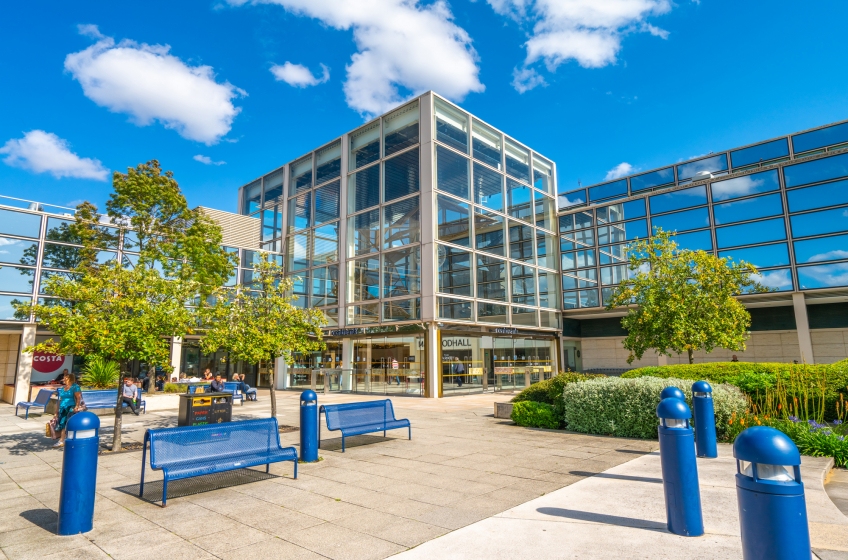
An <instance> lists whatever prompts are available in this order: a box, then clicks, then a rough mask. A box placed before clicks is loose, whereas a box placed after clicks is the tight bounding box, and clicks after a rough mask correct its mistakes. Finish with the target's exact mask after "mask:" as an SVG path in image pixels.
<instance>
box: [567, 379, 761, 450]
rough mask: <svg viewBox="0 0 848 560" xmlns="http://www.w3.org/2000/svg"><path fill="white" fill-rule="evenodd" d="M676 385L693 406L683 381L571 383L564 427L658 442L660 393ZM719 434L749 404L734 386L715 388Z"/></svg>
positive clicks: (688, 388) (630, 380) (600, 380)
mask: <svg viewBox="0 0 848 560" xmlns="http://www.w3.org/2000/svg"><path fill="white" fill-rule="evenodd" d="M671 385H674V386H675V387H678V388H679V389H681V390H682V391H683V393H684V394H685V395H686V401H687V403H688V404H689V406H690V407H691V406H692V390H691V385H692V384H691V383H690V382H689V381H686V380H683V379H673V378H668V379H660V378H656V377H640V378H637V379H623V378H618V377H608V378H606V379H592V380H589V381H585V382H583V383H571V384H569V385H566V386H565V389H564V390H563V404H564V409H565V417H564V421H565V424H566V425H567V426H568V429H569V430H574V431H576V432H584V433H589V434H601V435H610V436H619V437H638V438H650V439H655V438H656V437H657V426H658V424H659V421H658V419H657V415H656V409H657V405H658V404H659V402H660V393H661V392H662V390H663V389H664V388H666V387H668V386H671ZM713 405H714V406H715V413H716V432H717V435H718V437H722V436H723V435H724V433H723V431H726V430H727V428H728V426H729V421H730V419H731V417H732V416H733V414H734V413H735V414H736V415H737V416H738V415H741V414H744V413H745V409H746V407H747V400H746V399H745V396H744V395H743V394H742V392H741V391H739V389H737V388H736V387H734V386H732V385H727V384H715V385H714V386H713Z"/></svg>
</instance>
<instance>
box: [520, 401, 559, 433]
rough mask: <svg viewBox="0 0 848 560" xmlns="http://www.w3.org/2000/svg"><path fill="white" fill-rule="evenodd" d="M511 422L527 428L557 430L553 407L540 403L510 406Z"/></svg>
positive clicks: (521, 403) (532, 402) (530, 402)
mask: <svg viewBox="0 0 848 560" xmlns="http://www.w3.org/2000/svg"><path fill="white" fill-rule="evenodd" d="M510 417H511V418H512V421H513V422H515V423H516V424H518V425H519V426H526V427H528V428H549V429H552V430H555V429H556V428H559V419H558V418H557V417H556V415H555V414H554V407H553V406H551V405H549V404H547V403H542V402H535V401H521V402H517V403H515V404H513V405H512V414H511V416H510Z"/></svg>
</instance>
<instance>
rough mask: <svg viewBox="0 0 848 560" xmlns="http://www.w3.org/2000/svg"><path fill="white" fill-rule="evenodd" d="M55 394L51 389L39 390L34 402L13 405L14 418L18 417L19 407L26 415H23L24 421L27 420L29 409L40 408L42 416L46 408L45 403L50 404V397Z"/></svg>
mask: <svg viewBox="0 0 848 560" xmlns="http://www.w3.org/2000/svg"><path fill="white" fill-rule="evenodd" d="M55 392H56V391H54V390H52V389H40V390H39V391H38V394H37V395H36V396H35V400H34V401H32V402H19V403H18V404H16V405H15V416H17V415H18V407H21V406H22V407H23V408H24V410H25V411H26V414H25V415H24V420H27V419H29V409H30V408H40V409H41V412H42V414H43V413H44V410H45V409H46V407H47V403H49V402H50V397H52V396H53V393H55Z"/></svg>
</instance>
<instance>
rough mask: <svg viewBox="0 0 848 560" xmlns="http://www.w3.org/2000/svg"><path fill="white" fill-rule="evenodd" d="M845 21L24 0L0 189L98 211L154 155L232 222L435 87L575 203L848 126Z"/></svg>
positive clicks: (10, 38) (735, 11)
mask: <svg viewBox="0 0 848 560" xmlns="http://www.w3.org/2000/svg"><path fill="white" fill-rule="evenodd" d="M846 20H848V3H845V2H839V1H837V0H831V1H824V2H810V3H807V4H805V5H803V7H802V8H799V6H798V4H797V3H794V2H793V3H790V2H785V1H772V2H769V3H768V4H765V3H759V2H738V1H737V2H731V1H730V0H701V1H700V2H691V1H690V0H677V3H671V2H670V1H668V0H616V1H615V2H605V1H604V0H476V1H471V0H451V1H450V2H434V1H431V0H426V1H425V0H421V1H419V2H415V1H414V0H344V1H343V2H342V1H337V0H267V1H264V2H252V1H247V0H211V1H209V0H205V1H193V0H180V2H164V1H158V0H148V1H146V2H143V3H142V2H136V3H130V2H106V1H94V0H92V1H87V2H76V3H69V2H59V1H53V2H43V1H36V0H33V1H31V2H16V3H11V4H9V5H7V6H6V7H5V9H4V17H3V18H2V20H0V49H2V56H0V76H2V78H3V85H4V87H2V88H0V102H2V107H3V113H4V118H3V119H0V162H2V163H0V194H2V195H7V196H16V197H20V198H26V199H30V200H38V201H41V202H48V203H53V204H67V205H74V204H76V203H77V202H79V201H80V200H83V199H85V200H91V201H93V202H95V203H97V204H101V205H102V203H103V202H104V201H105V199H106V198H107V196H108V194H109V191H110V183H109V174H110V172H111V171H114V170H125V169H126V168H127V167H131V166H134V165H136V164H137V163H139V162H143V161H146V160H148V159H153V158H157V159H159V160H160V161H161V162H162V165H163V166H164V167H165V168H166V169H171V170H173V171H174V173H175V176H176V178H177V180H178V181H179V182H180V185H181V186H182V188H183V190H184V191H185V193H186V195H187V197H188V199H189V203H190V204H192V205H197V204H202V205H206V206H211V207H214V208H219V209H222V210H229V211H235V206H236V189H237V187H239V186H240V185H242V184H244V183H246V182H247V181H249V180H250V179H252V178H254V177H256V176H258V175H261V174H263V173H264V172H267V171H269V170H271V169H273V168H275V167H277V166H279V165H282V164H284V163H286V162H287V161H290V160H292V159H294V158H295V157H297V156H299V155H301V154H303V153H304V152H307V151H309V150H310V149H312V148H315V147H317V146H319V145H320V144H322V143H324V142H326V141H328V140H330V139H332V138H333V137H335V136H338V135H340V134H342V133H344V132H346V131H348V130H350V129H353V128H355V127H356V126H357V125H358V124H360V123H362V122H363V120H365V119H366V118H367V117H368V116H369V114H373V113H375V112H379V111H382V110H384V109H386V108H389V107H391V106H392V105H393V104H396V103H398V102H399V101H401V100H402V99H404V98H406V97H408V96H410V95H413V94H415V93H419V92H421V91H426V90H428V89H433V90H435V91H437V92H440V93H442V94H445V95H446V96H447V97H450V98H452V99H453V100H455V101H457V102H458V103H459V104H460V105H462V106H463V107H464V108H465V109H467V110H468V111H470V112H472V113H474V114H476V115H477V116H479V117H480V118H482V119H484V120H486V121H488V122H490V123H491V124H493V125H494V126H496V127H498V128H500V129H502V130H503V131H505V132H506V133H507V134H510V135H512V136H514V137H515V138H517V139H518V140H520V141H522V142H524V143H525V144H528V145H529V146H531V147H533V148H534V149H536V150H538V151H539V152H541V153H542V154H545V155H546V156H548V157H550V158H552V159H554V160H555V161H556V162H557V165H558V175H559V185H560V191H564V190H568V189H570V188H576V187H577V181H578V180H580V181H582V183H583V185H587V184H592V183H596V182H599V181H602V180H604V178H605V176H606V175H607V173H608V172H609V171H610V170H612V169H614V168H616V167H617V166H620V165H621V164H623V163H626V164H628V165H629V166H631V168H632V169H650V168H653V167H657V166H660V165H663V164H666V163H671V162H675V161H679V160H681V159H686V158H689V157H692V156H697V155H700V154H704V153H708V152H710V151H714V150H720V149H725V148H730V147H734V146H737V145H742V144H746V143H750V142H754V141H757V140H760V139H765V138H768V137H771V136H777V135H781V134H786V133H789V132H793V131H796V130H801V129H804V128H810V127H813V126H818V125H821V124H825V123H828V122H832V121H837V120H844V119H846V118H848V72H846V69H847V68H848V35H846V34H845V33H844V29H843V27H844V22H845V21H846ZM420 53H424V55H423V56H422V55H421V54H420ZM287 63H288V64H287ZM325 69H326V70H325Z"/></svg>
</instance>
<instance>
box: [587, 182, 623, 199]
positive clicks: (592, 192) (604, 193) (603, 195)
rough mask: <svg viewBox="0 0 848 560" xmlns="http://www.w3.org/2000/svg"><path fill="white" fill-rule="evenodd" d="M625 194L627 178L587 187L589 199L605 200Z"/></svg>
mask: <svg viewBox="0 0 848 560" xmlns="http://www.w3.org/2000/svg"><path fill="white" fill-rule="evenodd" d="M622 196H627V179H621V180H618V181H613V182H612V183H606V184H605V185H598V186H597V187H590V188H589V200H592V201H594V200H605V199H607V198H620V197H622Z"/></svg>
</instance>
